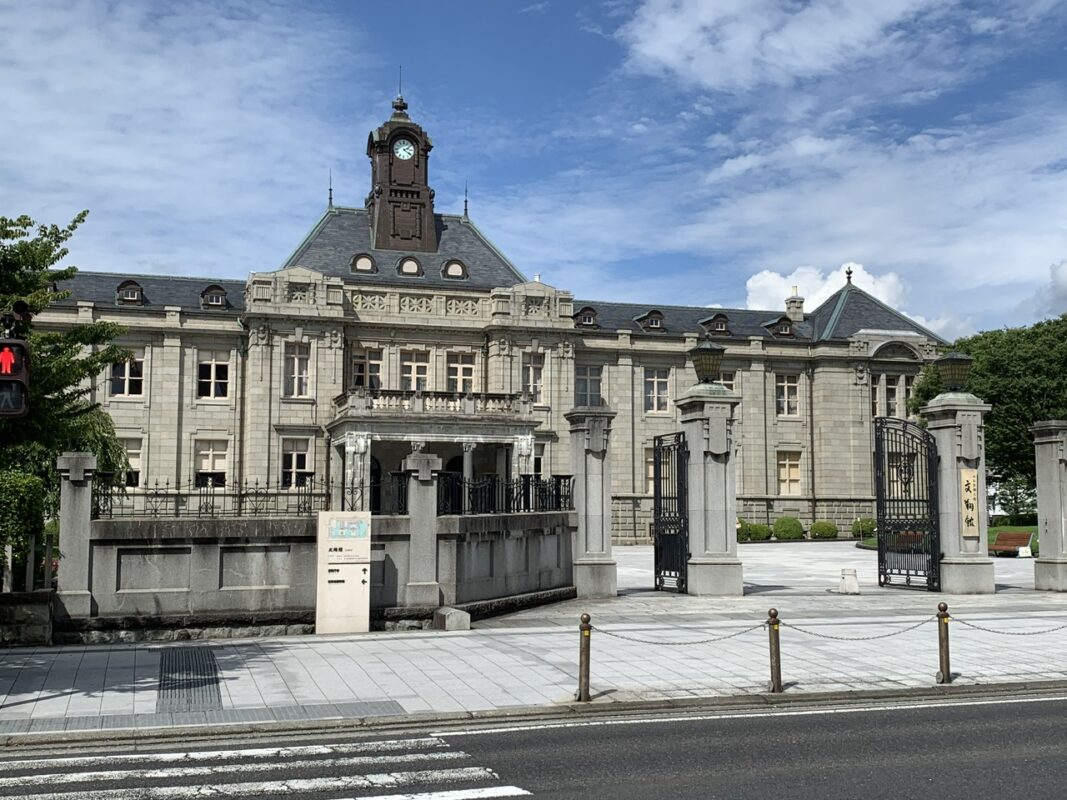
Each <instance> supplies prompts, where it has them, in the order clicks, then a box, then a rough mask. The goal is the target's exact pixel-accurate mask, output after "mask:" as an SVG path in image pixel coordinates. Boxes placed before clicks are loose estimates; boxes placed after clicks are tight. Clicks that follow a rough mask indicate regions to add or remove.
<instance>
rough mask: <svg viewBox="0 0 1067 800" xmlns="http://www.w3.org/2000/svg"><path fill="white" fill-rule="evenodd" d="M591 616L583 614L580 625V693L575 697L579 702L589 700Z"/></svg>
mask: <svg viewBox="0 0 1067 800" xmlns="http://www.w3.org/2000/svg"><path fill="white" fill-rule="evenodd" d="M589 620H590V616H589V615H588V614H582V623H581V624H580V625H579V626H578V693H577V695H576V696H575V699H576V700H577V701H578V702H579V703H588V702H589V640H590V636H589V632H590V631H591V630H593V626H592V625H590V624H589Z"/></svg>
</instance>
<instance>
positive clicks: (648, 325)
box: [634, 309, 667, 333]
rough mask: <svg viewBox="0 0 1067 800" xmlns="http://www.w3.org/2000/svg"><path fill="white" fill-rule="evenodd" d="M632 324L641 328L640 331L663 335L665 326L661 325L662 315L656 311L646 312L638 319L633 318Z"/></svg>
mask: <svg viewBox="0 0 1067 800" xmlns="http://www.w3.org/2000/svg"><path fill="white" fill-rule="evenodd" d="M634 322H636V323H637V324H638V325H640V326H641V330H644V331H653V332H655V333H663V332H664V331H665V330H667V326H666V325H664V324H663V314H661V313H660V312H659V311H657V310H656V309H652V310H651V311H646V312H645V313H644V314H642V315H641V316H639V317H634Z"/></svg>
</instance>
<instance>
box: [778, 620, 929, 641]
mask: <svg viewBox="0 0 1067 800" xmlns="http://www.w3.org/2000/svg"><path fill="white" fill-rule="evenodd" d="M935 619H937V614H932V615H930V616H929V617H927V618H926V619H924V620H920V621H919V622H916V623H915V624H914V625H909V626H908V627H907V628H900V629H899V630H895V631H892V632H890V633H877V634H874V635H873V636H834V635H833V634H832V633H819V632H818V631H813V630H811V629H810V628H807V627H804V626H802V625H793V624H792V623H790V622H782V623H780V624H781V626H782V627H783V628H792V629H793V630H795V631H799V632H800V633H806V634H807V635H808V636H814V637H816V638H819V639H833V640H834V641H837V642H870V641H874V640H875V639H888V638H890V637H891V636H900V634H902V633H907V632H908V631H913V630H915V629H916V628H921V627H922V626H923V625H925V624H926V623H928V622H933V621H934V620H935Z"/></svg>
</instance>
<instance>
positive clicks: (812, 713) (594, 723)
mask: <svg viewBox="0 0 1067 800" xmlns="http://www.w3.org/2000/svg"><path fill="white" fill-rule="evenodd" d="M1065 701H1067V696H1056V697H1015V698H1005V699H998V700H947V701H936V702H932V703H894V704H892V705H877V706H859V707H855V708H853V707H845V708H818V709H816V708H808V709H803V710H800V711H792V710H784V709H783V710H781V711H777V710H768V711H742V712H737V713H732V714H716V713H714V712H710V713H709V712H704V713H700V714H684V715H673V716H669V717H642V718H641V719H598V720H573V721H571V720H567V721H563V722H544V723H540V724H537V725H516V726H513V727H497V728H474V729H471V730H457V731H436V732H435V733H434V736H439V737H442V738H446V739H452V738H455V737H459V736H486V735H488V734H497V733H519V732H523V731H546V730H553V729H555V728H602V727H608V726H612V725H665V724H669V723H672V722H702V721H705V720H713V719H757V718H760V717H817V716H822V715H828V714H865V713H885V712H889V711H915V710H921V709H924V708H965V707H968V706H1002V705H1013V704H1015V703H1062V702H1065Z"/></svg>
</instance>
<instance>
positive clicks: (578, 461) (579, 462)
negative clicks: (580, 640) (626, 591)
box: [563, 406, 618, 597]
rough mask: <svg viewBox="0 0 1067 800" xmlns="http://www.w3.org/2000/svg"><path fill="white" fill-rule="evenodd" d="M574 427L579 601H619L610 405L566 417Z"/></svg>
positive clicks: (574, 410) (585, 408) (582, 409)
mask: <svg viewBox="0 0 1067 800" xmlns="http://www.w3.org/2000/svg"><path fill="white" fill-rule="evenodd" d="M563 416H564V418H566V420H567V422H569V423H570V426H571V470H572V471H573V472H574V509H575V511H576V512H577V517H578V534H577V538H576V539H575V546H574V586H575V588H576V589H577V591H578V596H579V597H615V595H617V594H618V567H617V565H616V563H615V559H613V558H612V557H611V456H610V448H609V443H610V439H611V421H612V420H613V419H614V418H615V412H614V411H612V410H611V409H610V408H608V407H607V406H578V407H576V408H572V409H571V410H570V411H568V412H567V413H565V414H564V415H563Z"/></svg>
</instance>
